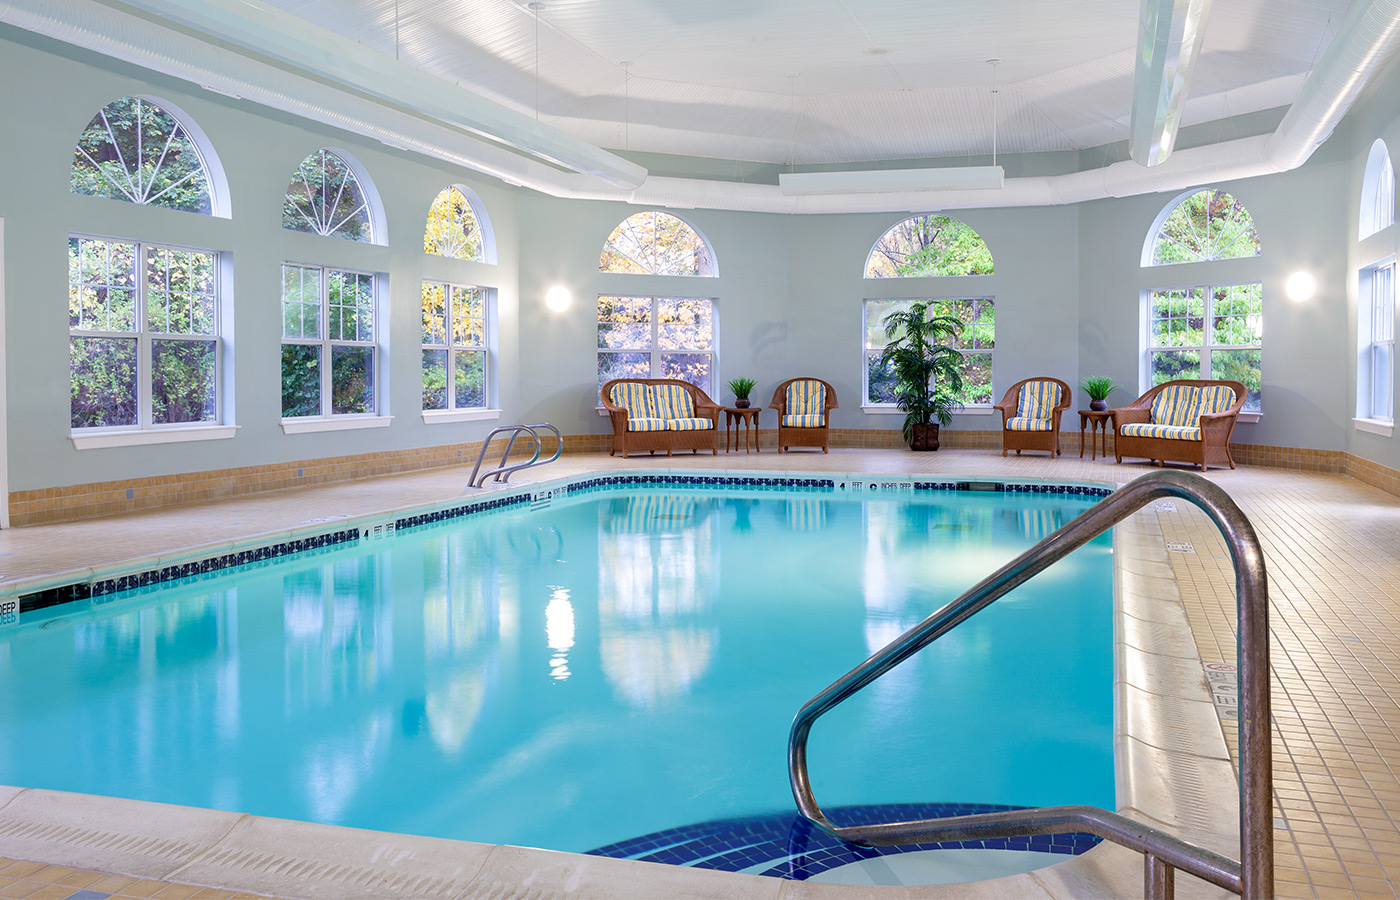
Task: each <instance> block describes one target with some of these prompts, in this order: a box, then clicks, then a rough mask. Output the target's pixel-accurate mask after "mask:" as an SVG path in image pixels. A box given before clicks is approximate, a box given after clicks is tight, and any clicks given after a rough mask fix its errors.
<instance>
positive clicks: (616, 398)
mask: <svg viewBox="0 0 1400 900" xmlns="http://www.w3.org/2000/svg"><path fill="white" fill-rule="evenodd" d="M652 396H653V395H652V391H651V385H649V384H642V383H641V382H639V381H622V382H618V383H617V384H615V385H613V386H612V402H613V403H615V404H617V405H618V406H620V407H622V408H623V409H625V410H627V418H628V419H629V420H633V421H635V420H637V419H655V418H656V417H657V415H656V406H655V403H654V401H653V399H652ZM627 430H628V431H646V430H647V429H645V428H632V427H631V426H630V425H629V426H628V429H627Z"/></svg>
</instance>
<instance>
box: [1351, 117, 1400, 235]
mask: <svg viewBox="0 0 1400 900" xmlns="http://www.w3.org/2000/svg"><path fill="white" fill-rule="evenodd" d="M1394 224H1395V168H1394V167H1393V166H1392V165H1391V164H1390V152H1389V151H1387V150H1386V149H1385V141H1382V140H1377V141H1376V142H1375V143H1374V144H1372V145H1371V154H1370V156H1368V157H1367V158H1366V174H1365V175H1363V176H1362V179H1361V222H1360V225H1359V228H1358V230H1357V237H1359V238H1368V237H1370V236H1371V235H1373V234H1375V233H1376V232H1377V231H1380V230H1381V229H1382V228H1389V227H1390V226H1391V225H1394Z"/></svg>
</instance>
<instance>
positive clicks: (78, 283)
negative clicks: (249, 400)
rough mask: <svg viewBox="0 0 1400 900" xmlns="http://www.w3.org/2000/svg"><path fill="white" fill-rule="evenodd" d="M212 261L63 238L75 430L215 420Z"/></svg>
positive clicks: (178, 251) (177, 251) (196, 254)
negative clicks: (66, 262) (66, 255)
mask: <svg viewBox="0 0 1400 900" xmlns="http://www.w3.org/2000/svg"><path fill="white" fill-rule="evenodd" d="M217 262H218V255H217V254H214V253H208V252H205V251H202V250H188V249H184V248H180V247H162V246H157V245H154V244H139V243H132V242H122V241H107V240H100V239H98V238H88V237H70V238H69V239H68V326H69V339H68V346H69V368H70V384H69V394H70V416H69V422H70V424H71V426H72V427H73V428H108V427H121V426H133V427H137V428H147V427H151V426H160V425H188V424H192V423H196V422H213V421H216V420H217V418H218V368H219V346H218V343H219V341H218V326H217V320H216V315H217V312H216V304H217V292H216V288H215V284H216V279H215V272H216V270H217Z"/></svg>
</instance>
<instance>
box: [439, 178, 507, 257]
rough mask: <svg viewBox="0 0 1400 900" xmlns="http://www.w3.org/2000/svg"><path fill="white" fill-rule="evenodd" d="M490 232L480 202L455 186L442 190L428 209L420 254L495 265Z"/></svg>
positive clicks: (474, 196)
mask: <svg viewBox="0 0 1400 900" xmlns="http://www.w3.org/2000/svg"><path fill="white" fill-rule="evenodd" d="M490 238H491V229H490V224H489V222H488V221H487V218H486V215H485V212H484V210H482V208H481V200H480V198H478V197H477V196H476V195H475V194H474V193H472V192H471V191H470V190H467V189H464V188H462V187H460V186H458V185H453V186H451V187H449V188H446V189H444V190H443V191H442V192H441V193H440V194H438V195H437V197H436V199H434V200H433V205H432V206H431V207H430V208H429V209H428V225H427V228H425V229H424V231H423V252H424V253H431V254H433V255H434V256H447V257H451V258H452V259H467V260H472V261H474V262H494V261H495V259H494V254H493V253H491V252H490V251H491V249H492V248H491V246H490V245H491V240H490Z"/></svg>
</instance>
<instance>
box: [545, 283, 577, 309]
mask: <svg viewBox="0 0 1400 900" xmlns="http://www.w3.org/2000/svg"><path fill="white" fill-rule="evenodd" d="M573 302H574V295H573V294H570V293H569V289H568V288H566V287H564V286H563V285H560V284H556V285H555V286H554V287H552V288H550V289H549V292H548V293H546V294H545V295H544V305H545V306H548V307H549V308H550V309H551V310H553V311H554V312H557V313H558V312H563V311H564V310H566V309H568V308H569V304H571V303H573Z"/></svg>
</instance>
